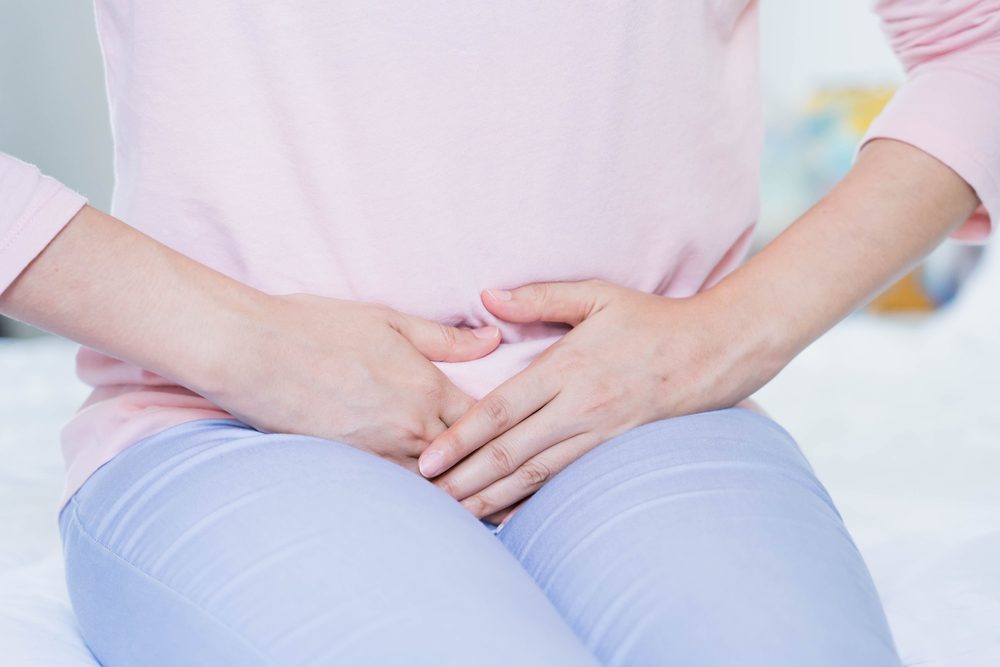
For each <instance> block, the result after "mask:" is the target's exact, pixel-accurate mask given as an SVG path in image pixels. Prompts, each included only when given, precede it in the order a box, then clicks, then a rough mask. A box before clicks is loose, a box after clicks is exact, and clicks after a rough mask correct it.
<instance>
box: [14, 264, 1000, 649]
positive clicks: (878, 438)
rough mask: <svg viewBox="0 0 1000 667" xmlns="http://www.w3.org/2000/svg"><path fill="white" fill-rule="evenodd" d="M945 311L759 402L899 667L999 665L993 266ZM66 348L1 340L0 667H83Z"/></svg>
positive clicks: (818, 365) (871, 330) (72, 395)
mask: <svg viewBox="0 0 1000 667" xmlns="http://www.w3.org/2000/svg"><path fill="white" fill-rule="evenodd" d="M986 260H987V261H986V264H985V266H984V267H983V268H982V269H981V270H980V271H979V273H978V274H977V275H976V276H975V279H974V282H973V284H971V285H970V286H969V288H967V289H966V291H965V292H963V295H962V298H961V300H960V301H959V302H958V303H957V304H956V305H955V306H954V307H953V308H952V309H951V310H949V311H946V312H945V313H943V314H941V315H939V316H936V317H934V318H931V319H930V320H927V321H922V322H902V321H886V320H878V319H874V318H870V317H855V318H852V319H851V320H848V321H847V322H845V323H844V324H842V325H841V326H839V327H838V328H837V329H835V330H834V331H833V332H831V333H830V334H829V335H828V336H826V337H825V338H824V339H823V340H821V341H820V342H818V343H817V344H815V345H814V346H813V347H811V348H810V349H809V350H807V351H806V352H805V353H803V354H802V355H801V356H800V357H799V359H797V360H796V361H795V362H794V363H793V364H792V365H791V366H790V367H789V368H788V369H786V371H785V372H783V373H782V375H781V376H780V377H779V378H777V379H776V380H775V381H774V382H772V383H771V385H769V386H768V387H767V388H766V389H765V390H763V391H762V392H761V393H760V395H759V398H760V399H761V401H762V403H763V404H764V406H765V407H766V408H767V409H768V410H769V411H770V412H771V413H772V414H773V415H774V416H775V417H776V418H777V419H778V421H780V422H782V423H783V424H784V425H785V426H786V427H787V428H788V429H789V430H790V431H791V432H792V434H793V435H795V436H796V437H797V438H798V440H799V441H800V443H801V444H802V447H803V449H804V450H805V451H806V453H807V455H808V456H809V458H810V460H811V461H812V462H813V465H814V467H815V468H816V470H817V472H818V474H819V476H820V478H821V479H822V480H823V481H824V482H825V483H826V485H827V487H828V488H829V489H830V492H831V493H832V494H833V497H834V499H835V500H836V501H837V503H838V506H839V507H840V510H841V513H842V514H843V515H844V518H845V519H846V521H847V523H848V526H849V527H850V528H851V530H852V533H853V534H854V536H855V539H856V541H857V543H858V545H859V547H860V548H861V551H862V552H863V553H864V555H865V557H866V558H867V560H868V563H869V565H870V567H871V569H872V573H873V575H874V577H875V580H876V582H877V584H878V586H879V589H880V591H881V593H882V596H883V599H884V601H885V605H886V608H887V612H888V614H889V619H890V622H891V624H892V627H893V630H894V632H895V634H896V640H897V643H898V645H899V647H900V651H901V653H902V655H903V658H904V662H905V663H906V664H907V665H920V667H986V666H987V665H989V666H990V667H995V666H996V665H1000V409H998V408H997V405H996V402H997V400H996V399H997V397H998V390H997V381H998V378H1000V350H998V348H997V345H998V342H1000V336H998V334H1000V257H998V254H997V252H995V251H994V252H992V254H991V255H990V256H987V258H986ZM74 349H75V348H74V346H72V345H70V344H69V343H66V342H64V341H59V340H53V339H42V340H32V341H18V342H6V343H0V461H2V462H3V464H2V469H0V526H2V530H0V664H4V665H17V666H22V665H24V666H33V665H45V666H46V667H77V666H79V667H84V666H89V667H93V665H94V664H95V662H94V660H93V658H91V657H90V654H89V653H88V651H87V649H86V647H85V646H84V645H83V643H82V642H81V641H80V638H79V635H78V633H77V631H76V627H75V624H74V621H73V616H72V613H71V611H70V608H69V604H68V602H67V598H66V591H65V588H64V586H63V584H62V570H61V563H60V558H59V539H58V532H57V527H56V522H55V509H56V502H57V500H58V498H59V495H60V490H61V484H62V463H61V459H60V457H59V450H58V444H57V437H58V430H59V427H60V424H61V423H62V422H63V421H64V419H65V418H66V416H68V415H69V414H70V413H71V412H72V411H73V409H74V408H75V407H76V405H77V404H78V403H79V402H80V401H81V400H82V399H83V397H84V395H85V391H84V388H83V387H82V386H81V385H80V384H79V382H78V381H77V380H76V379H75V378H74V376H73V370H72V357H73V353H74Z"/></svg>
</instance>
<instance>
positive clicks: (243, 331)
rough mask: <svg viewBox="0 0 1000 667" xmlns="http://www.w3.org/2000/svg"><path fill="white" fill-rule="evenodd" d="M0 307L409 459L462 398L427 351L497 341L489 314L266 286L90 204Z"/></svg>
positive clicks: (304, 425) (444, 354)
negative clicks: (409, 309) (470, 318)
mask: <svg viewBox="0 0 1000 667" xmlns="http://www.w3.org/2000/svg"><path fill="white" fill-rule="evenodd" d="M123 285H127V286H128V288H127V289H123V288H122V286H123ZM67 295H72V298H67ZM0 313H4V314H7V315H10V316H11V317H15V318H17V319H20V320H22V321H24V322H28V323H30V324H34V325H35V326H38V327H41V328H43V329H46V330H48V331H52V332H54V333H58V334H61V335H63V336H66V337H67V338H71V339H73V340H75V341H77V342H79V343H82V344H84V345H86V346H88V347H91V348H94V349H96V350H100V351H102V352H105V353H106V354H109V355H111V356H113V357H116V358H118V359H122V360H125V361H128V362H130V363H133V364H136V365H137V366H139V367H141V368H145V369H149V370H151V371H153V372H154V373H157V374H158V375H161V376H163V377H165V378H169V379H171V380H173V381H175V382H177V383H178V384H179V385H181V386H184V387H187V388H189V389H191V390H192V391H194V392H196V393H198V394H201V395H202V396H205V397H206V398H209V399H210V400H212V401H213V402H214V403H216V404H217V405H219V406H220V407H222V408H224V409H225V410H227V411H229V412H230V413H232V414H234V415H236V416H237V417H239V418H240V419H243V420H244V421H245V422H247V423H248V424H250V425H252V426H254V427H256V428H259V429H261V430H265V431H273V432H285V433H300V434H305V435H313V436H319V437H323V438H328V439H332V440H340V441H342V442H347V443H348V444H351V445H354V446H356V447H358V448H360V449H364V450H367V451H370V452H372V453H374V454H377V455H379V456H382V457H384V458H387V459H389V460H391V461H394V462H396V463H399V464H400V465H403V466H404V467H406V468H409V469H411V470H414V471H415V470H416V456H417V455H418V454H419V453H420V452H421V451H422V450H423V449H424V448H425V447H426V445H427V442H429V441H430V440H431V439H432V438H433V437H434V436H436V435H438V434H440V433H441V432H442V431H443V430H444V429H445V427H446V426H447V425H449V424H451V423H452V422H453V421H454V420H455V419H457V418H458V416H459V415H461V414H463V413H464V412H465V411H466V410H467V409H468V408H469V407H470V406H471V405H472V404H473V400H472V398H471V397H469V396H467V395H465V394H464V393H463V392H461V391H460V390H459V389H458V388H457V387H455V385H454V384H452V383H451V381H450V380H448V379H447V377H446V376H445V375H444V373H442V372H441V371H440V369H438V368H437V367H436V366H435V365H434V364H432V363H431V361H430V360H435V361H464V360H469V359H475V358H478V357H481V356H483V355H486V354H489V353H490V352H492V351H493V350H494V349H495V348H496V346H497V345H498V344H499V342H500V334H499V331H498V330H497V328H496V327H484V328H483V329H482V330H480V331H479V332H478V334H479V335H477V334H476V333H475V332H473V331H471V330H468V329H458V328H455V327H450V326H446V325H442V324H438V323H436V322H430V321H427V320H424V319H421V318H418V317H414V316H411V315H406V314H403V313H400V312H398V311H395V310H392V309H390V308H388V307H386V306H382V305H372V304H366V303H360V302H354V301H344V300H340V299H329V298H323V297H318V296H307V295H290V296H272V295H268V294H264V293H263V292H259V291H257V290H255V289H252V288H250V287H248V286H246V285H244V284H242V283H240V282H237V281H235V280H232V279H231V278H229V277H227V276H225V275H223V274H221V273H219V272H217V271H213V270H212V269H210V268H208V267H206V266H204V265H202V264H199V263H197V262H195V261H193V260H191V259H189V258H187V257H185V256H183V255H181V254H179V253H177V252H174V251H173V250H171V249H170V248H168V247H166V246H164V245H162V244H160V243H157V242H156V241H155V240H153V239H151V238H149V237H148V236H146V235H144V234H142V233H140V232H138V231H136V230H135V229H133V228H131V227H129V226H127V225H125V224H124V223H122V222H121V221H119V220H117V219H115V218H114V217H112V216H110V215H107V214H105V213H102V212H101V211H99V210H97V209H95V208H92V207H90V206H84V207H83V208H82V209H81V210H80V212H79V213H77V214H76V216H74V218H73V219H72V220H70V221H69V223H68V224H67V225H66V227H64V228H63V230H62V231H61V232H60V233H59V234H58V235H57V236H56V238H55V239H53V241H52V242H51V243H50V244H49V245H48V247H46V248H45V250H44V251H43V252H42V253H41V254H40V255H39V256H38V257H37V258H35V260H34V261H33V262H32V263H31V264H30V265H29V266H28V268H27V269H25V270H24V271H23V272H22V273H21V275H20V276H19V277H18V279H17V280H16V281H15V282H14V283H13V284H12V285H11V286H10V287H9V288H8V289H7V290H5V291H4V292H3V294H0Z"/></svg>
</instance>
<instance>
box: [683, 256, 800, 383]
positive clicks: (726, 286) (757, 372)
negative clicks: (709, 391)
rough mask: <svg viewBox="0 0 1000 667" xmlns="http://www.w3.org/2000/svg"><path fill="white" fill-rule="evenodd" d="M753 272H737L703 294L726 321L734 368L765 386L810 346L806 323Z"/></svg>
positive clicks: (767, 282) (728, 344)
mask: <svg viewBox="0 0 1000 667" xmlns="http://www.w3.org/2000/svg"><path fill="white" fill-rule="evenodd" d="M756 278H757V277H756V276H755V275H753V273H752V272H749V271H742V270H737V271H736V272H734V273H732V274H730V275H729V276H727V277H726V278H725V279H723V280H722V281H721V282H719V283H718V284H717V285H715V286H713V287H712V288H710V289H709V290H707V291H705V292H703V293H702V294H701V296H704V298H705V299H706V301H709V302H711V306H710V307H711V309H712V311H713V312H715V313H718V317H719V318H721V319H722V322H721V324H720V325H719V326H718V330H720V331H722V332H723V334H722V335H723V336H724V337H725V339H726V344H727V346H728V347H729V350H730V354H732V356H733V365H734V366H737V367H741V368H745V369H747V370H749V371H750V374H751V375H752V376H754V377H760V378H762V381H761V384H763V383H764V382H766V381H767V380H769V379H770V378H771V377H773V376H774V375H775V374H777V373H778V371H780V370H781V369H782V368H784V367H785V366H786V365H787V364H788V362H790V361H791V360H792V359H793V358H794V357H795V355H797V354H798V353H799V352H800V351H801V350H802V349H803V348H804V347H805V346H806V345H808V336H807V334H805V332H804V329H803V321H802V320H801V318H800V317H799V314H798V313H797V312H796V311H795V309H794V308H793V307H791V306H790V305H785V304H782V303H781V299H780V298H779V297H778V295H777V294H776V293H775V292H774V291H772V290H770V289H768V287H769V284H770V283H771V281H766V282H764V283H763V284H761V283H760V282H759V281H758V280H757V279H756Z"/></svg>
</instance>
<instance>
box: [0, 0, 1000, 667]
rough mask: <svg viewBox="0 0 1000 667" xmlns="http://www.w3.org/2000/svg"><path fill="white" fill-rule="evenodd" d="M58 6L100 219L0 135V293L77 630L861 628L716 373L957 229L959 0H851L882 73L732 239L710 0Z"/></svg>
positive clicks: (731, 649)
mask: <svg viewBox="0 0 1000 667" xmlns="http://www.w3.org/2000/svg"><path fill="white" fill-rule="evenodd" d="M939 5H940V6H939ZM944 5H947V6H946V7H945V6H944ZM96 7H97V16H98V29H99V33H100V37H101V43H102V48H103V52H104V58H105V65H106V75H107V85H108V91H109V100H110V106H111V115H112V124H113V129H114V138H115V174H116V186H115V192H114V202H113V206H112V210H113V212H114V217H113V216H111V215H107V214H105V213H102V212H100V211H97V210H95V209H94V208H92V207H90V206H87V205H85V201H84V199H83V198H82V197H81V196H80V195H78V194H77V193H74V192H73V191H71V190H69V189H67V188H66V187H64V186H62V185H60V184H59V183H57V182H55V181H54V180H52V179H51V178H48V177H45V176H42V175H40V174H39V173H38V171H37V170H36V169H34V168H33V167H32V166H30V165H26V164H24V163H21V162H18V161H16V160H14V159H13V158H3V163H2V169H3V171H2V174H3V178H2V187H0V193H2V202H0V211H2V216H0V220H2V224H3V225H4V227H3V228H2V235H0V239H2V240H0V258H2V263H0V286H3V287H5V288H6V289H5V291H4V292H3V296H2V301H0V304H2V309H3V312H4V313H7V314H9V315H12V316H14V317H17V318H19V319H22V320H24V321H27V322H31V323H33V324H36V325H38V326H41V327H44V328H46V329H49V330H51V331H54V332H57V333H60V334H63V335H66V336H69V337H70V338H73V339H75V340H77V341H79V342H80V343H82V344H83V346H84V347H83V348H82V349H81V351H80V354H79V357H78V368H79V373H80V376H81V377H82V378H83V379H84V380H85V381H86V382H88V383H90V384H92V385H93V386H94V391H93V394H92V396H91V397H90V398H89V399H88V401H87V402H86V403H85V405H84V406H83V407H82V409H81V410H80V412H79V413H78V414H77V415H76V416H75V417H74V419H73V420H72V422H71V423H70V424H68V425H67V426H66V428H65V430H64V432H63V448H64V452H65V455H66V460H67V468H68V477H67V485H66V495H65V497H64V499H63V501H64V502H63V505H62V511H61V513H60V528H61V531H62V535H63V539H64V545H65V558H66V566H67V577H68V585H69V589H70V594H71V597H72V601H73V605H74V608H75V611H76V614H77V617H78V619H79V624H80V628H81V631H82V634H83V636H84V638H85V639H86V641H87V643H88V645H89V646H90V647H91V649H92V651H93V653H94V655H95V656H96V658H97V659H98V660H99V661H100V662H101V663H102V664H104V665H108V666H111V667H116V666H119V665H328V664H329V665H333V664H336V665H431V664H433V665H442V664H444V665H663V664H683V665H721V664H742V665H771V666H774V665H845V664H851V665H859V666H860V665H880V666H881V665H898V664H899V658H898V656H897V654H896V651H895V648H894V646H893V642H892V639H891V636H890V632H889V629H888V627H887V624H886V621H885V618H884V614H883V612H882V609H881V606H880V603H879V601H878V596H877V594H876V592H875V589H874V586H873V585H872V582H871V579H870V577H869V575H868V572H867V570H866V568H865V565H864V563H863V561H862V559H861V557H860V556H859V554H858V552H857V550H856V549H855V547H854V545H853V543H852V542H851V539H850V537H849V536H848V534H847V532H846V530H845V528H844V525H843V523H842V521H841V519H840V517H839V515H838V514H837V512H836V510H835V508H834V506H833V504H832V502H831V500H830V498H829V496H828V495H827V494H826V492H825V491H824V489H823V487H822V486H821V485H820V483H819V482H818V481H817V480H816V478H815V476H814V475H813V473H812V471H811V469H810V467H809V465H808V463H807V462H806V461H805V460H804V459H803V457H802V455H801V453H800V452H799V450H798V448H797V446H796V444H795V443H794V441H793V440H792V439H791V438H790V437H789V435H788V434H787V433H786V432H785V431H784V430H782V429H781V427H780V426H778V425H777V424H775V423H774V422H773V421H772V420H771V419H769V418H768V417H766V416H764V415H763V414H762V413H760V412H758V411H757V410H756V408H754V407H753V406H752V405H751V404H749V403H748V402H746V401H745V399H747V397H748V396H750V394H752V393H753V392H754V391H755V390H756V389H758V388H759V387H760V386H762V385H763V384H764V383H766V382H767V381H768V380H769V379H770V378H771V377H773V376H774V375H775V373H777V372H778V370H779V369H781V368H782V367H783V366H784V365H785V364H787V363H788V361H789V360H791V359H792V358H793V357H794V356H795V355H796V354H797V353H798V352H799V351H800V350H801V349H803V348H804V347H805V346H806V345H808V344H809V343H810V342H811V341H813V340H814V339H816V338H817V337H818V336H820V335H821V334H822V333H823V332H824V331H826V330H827V329H829V328H830V327H831V326H833V325H834V324H835V323H836V322H837V321H839V320H840V319H841V318H843V317H844V316H845V315H846V314H847V313H849V312H850V311H851V310H853V309H854V308H856V307H858V306H859V305H860V304H862V303H864V301H865V300H866V299H867V298H868V297H869V296H870V295H872V294H873V293H875V292H876V291H877V290H879V289H880V288H881V287H882V286H884V285H885V284H887V283H888V282H889V281H891V280H892V279H893V278H894V277H895V276H897V275H898V274H900V273H901V272H902V271H904V270H906V269H907V267H909V266H911V265H912V264H913V263H914V262H916V261H917V260H919V259H920V258H921V257H922V256H924V255H925V254H926V253H927V252H929V251H930V250H931V249H932V248H933V247H934V246H935V245H936V244H938V243H939V242H940V241H941V240H942V239H943V238H944V237H946V236H948V235H949V234H951V235H956V236H964V237H967V238H968V237H972V238H983V237H984V236H985V235H986V233H987V232H988V229H989V220H988V218H987V217H986V212H989V213H992V214H996V212H997V211H998V210H1000V119H998V117H997V116H996V114H995V110H996V109H997V108H1000V4H998V3H997V2H996V1H995V0H994V1H989V0H956V1H955V2H951V3H932V2H929V1H928V2H916V1H912V2H906V1H904V0H883V1H882V2H880V3H878V11H879V12H880V13H881V15H882V17H883V19H884V21H885V26H886V28H887V32H888V34H889V36H890V38H891V40H892V43H893V46H894V47H895V48H896V49H897V51H898V52H899V54H900V55H901V57H902V59H903V61H904V63H905V64H906V66H907V68H908V70H909V72H910V78H909V80H908V82H907V83H906V84H905V85H904V86H903V87H902V89H901V90H900V92H899V93H898V94H897V96H896V98H895V99H894V100H893V102H892V103H891V104H890V106H889V107H888V108H887V109H886V110H885V112H883V114H882V115H881V116H880V117H879V119H878V120H876V122H875V123H874V125H873V127H872V128H871V129H870V130H869V132H868V134H867V135H866V137H865V139H864V141H863V142H862V145H863V148H862V149H861V150H860V152H859V154H858V157H857V160H856V163H855V165H854V167H853V169H852V170H851V172H850V174H849V175H848V176H847V177H846V178H845V179H844V180H843V182H842V183H840V184H839V185H838V186H837V187H836V188H835V189H834V190H833V192H831V193H830V194H829V195H828V196H827V197H825V198H824V199H823V200H822V201H821V202H820V203H819V204H817V205H816V206H815V207H814V208H813V209H812V210H810V211H809V212H808V213H806V214H805V215H804V216H803V217H802V218H801V219H800V220H798V221H796V222H795V223H794V224H793V225H792V226H791V227H790V228H789V229H788V230H787V231H786V232H785V233H783V234H782V235H781V236H780V237H779V238H778V239H777V240H776V241H774V242H773V243H771V244H770V245H768V246H767V247H766V248H765V249H764V250H763V251H762V252H760V253H759V254H757V255H755V256H754V257H753V258H752V259H750V260H749V261H747V262H746V263H742V260H743V257H744V254H745V251H746V249H747V246H748V244H749V240H750V235H751V231H752V229H753V225H754V221H755V218H756V215H757V176H758V174H757V164H758V153H759V148H760V140H761V122H760V111H759V103H758V96H757V88H756V45H757V28H756V14H757V7H756V3H755V2H753V1H752V0H750V1H749V2H748V0H715V1H713V2H704V3H695V2H685V3H681V2H667V1H665V0H659V1H656V2H648V3H639V2H629V3H590V4H581V3H576V2H568V1H567V2H564V1H559V2H550V3H523V2H506V3H486V2H473V3H468V2H456V1H454V0H435V1H433V2H426V3H417V4H411V3H407V2H398V1H396V0H385V1H382V2H367V3H319V2H316V3H294V4H290V3H272V2H262V1H257V0H252V1H247V0H241V1H240V2H236V1H235V0H220V1H217V2H211V3H196V2H180V3H139V2H133V1H132V0H99V1H98V2H97V6H96ZM980 202H982V203H983V204H984V205H985V209H984V210H983V211H982V212H980V214H979V215H978V216H973V215H972V214H973V212H974V210H975V209H976V208H977V206H978V205H979V204H980ZM122 220H124V221H127V223H128V224H127V225H126V224H125V223H123V222H122ZM741 263H742V265H741Z"/></svg>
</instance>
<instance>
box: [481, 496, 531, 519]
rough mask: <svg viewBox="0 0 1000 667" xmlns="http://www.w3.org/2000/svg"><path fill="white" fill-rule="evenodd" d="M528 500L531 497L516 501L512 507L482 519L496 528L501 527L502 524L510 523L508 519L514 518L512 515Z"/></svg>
mask: <svg viewBox="0 0 1000 667" xmlns="http://www.w3.org/2000/svg"><path fill="white" fill-rule="evenodd" d="M529 498H531V496H528V497H527V498H524V499H523V500H520V501H518V502H517V503H515V504H514V506H513V507H505V508H504V509H502V510H500V511H499V512H494V513H493V514H490V515H489V516H486V517H483V518H484V519H486V520H487V521H489V522H490V523H492V524H494V525H496V526H502V525H503V524H505V523H507V522H508V521H510V518H511V517H512V516H514V513H515V512H517V510H519V509H520V508H521V505H523V504H524V503H525V501H527V500H528V499H529Z"/></svg>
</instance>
